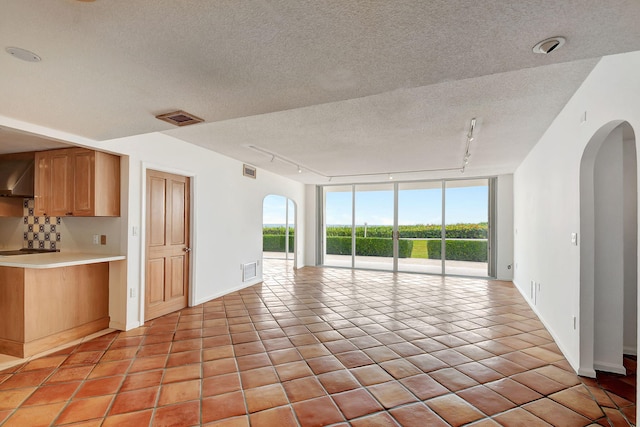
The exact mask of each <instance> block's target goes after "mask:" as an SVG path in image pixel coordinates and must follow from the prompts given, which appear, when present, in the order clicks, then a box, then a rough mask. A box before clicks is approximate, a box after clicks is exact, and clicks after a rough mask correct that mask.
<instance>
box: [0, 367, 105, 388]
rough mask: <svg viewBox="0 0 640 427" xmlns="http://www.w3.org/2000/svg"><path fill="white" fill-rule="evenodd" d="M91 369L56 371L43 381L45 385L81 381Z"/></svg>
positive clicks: (76, 368) (79, 368)
mask: <svg viewBox="0 0 640 427" xmlns="http://www.w3.org/2000/svg"><path fill="white" fill-rule="evenodd" d="M92 369H93V366H92V365H87V366H79V367H74V368H65V369H58V370H57V371H55V372H54V373H53V374H51V376H50V377H49V378H48V379H47V380H46V381H45V384H51V383H61V382H69V381H78V380H83V379H85V378H87V377H88V376H89V373H90V372H91V370H92ZM3 385H4V383H3V384H0V389H2V386H3Z"/></svg>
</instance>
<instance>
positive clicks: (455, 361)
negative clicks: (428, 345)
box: [425, 349, 473, 372]
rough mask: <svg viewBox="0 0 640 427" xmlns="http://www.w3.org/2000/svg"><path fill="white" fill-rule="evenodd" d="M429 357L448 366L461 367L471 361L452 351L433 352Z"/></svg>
mask: <svg viewBox="0 0 640 427" xmlns="http://www.w3.org/2000/svg"><path fill="white" fill-rule="evenodd" d="M431 355H432V356H435V357H437V358H438V359H440V360H442V361H443V362H444V363H446V364H447V365H449V366H456V365H462V364H463V363H469V362H472V361H473V359H470V358H469V357H467V356H465V355H464V354H462V353H459V352H457V351H455V350H452V349H446V350H440V351H435V352H433V353H431ZM425 372H426V371H425Z"/></svg>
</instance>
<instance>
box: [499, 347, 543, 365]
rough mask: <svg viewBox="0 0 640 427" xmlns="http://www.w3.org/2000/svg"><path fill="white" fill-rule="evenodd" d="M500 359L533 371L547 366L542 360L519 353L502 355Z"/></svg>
mask: <svg viewBox="0 0 640 427" xmlns="http://www.w3.org/2000/svg"><path fill="white" fill-rule="evenodd" d="M502 357H503V358H504V359H507V360H509V361H511V362H513V363H516V364H518V365H520V366H522V367H524V368H527V369H535V368H540V367H542V366H546V365H547V362H545V361H544V360H540V359H538V358H537V357H533V356H530V355H528V354H526V353H523V352H521V351H514V352H513V353H506V354H503V355H502Z"/></svg>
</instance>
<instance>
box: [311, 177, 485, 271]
mask: <svg viewBox="0 0 640 427" xmlns="http://www.w3.org/2000/svg"><path fill="white" fill-rule="evenodd" d="M493 182H495V179H473V180H444V181H442V180H441V181H422V182H401V183H380V184H358V185H341V186H325V187H322V190H323V193H322V194H323V208H324V210H323V212H322V214H323V218H324V220H323V232H322V243H323V248H324V251H323V252H321V253H322V255H323V260H322V264H323V265H327V266H334V267H355V268H361V269H375V270H390V271H401V272H416V273H431V274H450V275H462V276H481V277H487V276H490V275H491V270H490V264H491V263H490V258H491V250H490V249H491V246H492V245H491V233H490V224H491V220H492V215H491V206H492V203H490V197H489V195H490V194H491V191H490V189H491V188H492V185H493Z"/></svg>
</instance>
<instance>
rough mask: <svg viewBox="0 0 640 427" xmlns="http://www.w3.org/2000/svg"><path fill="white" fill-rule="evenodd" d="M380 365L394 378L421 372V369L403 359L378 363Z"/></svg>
mask: <svg viewBox="0 0 640 427" xmlns="http://www.w3.org/2000/svg"><path fill="white" fill-rule="evenodd" d="M380 366H381V367H382V368H383V369H384V370H385V371H387V372H388V373H389V374H390V375H391V376H393V377H394V378H395V379H397V380H399V379H402V378H406V377H410V376H413V375H418V374H421V373H422V371H421V370H420V369H418V368H416V367H415V365H413V364H412V363H410V362H408V361H407V360H405V359H394V360H389V361H387V362H382V363H380Z"/></svg>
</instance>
